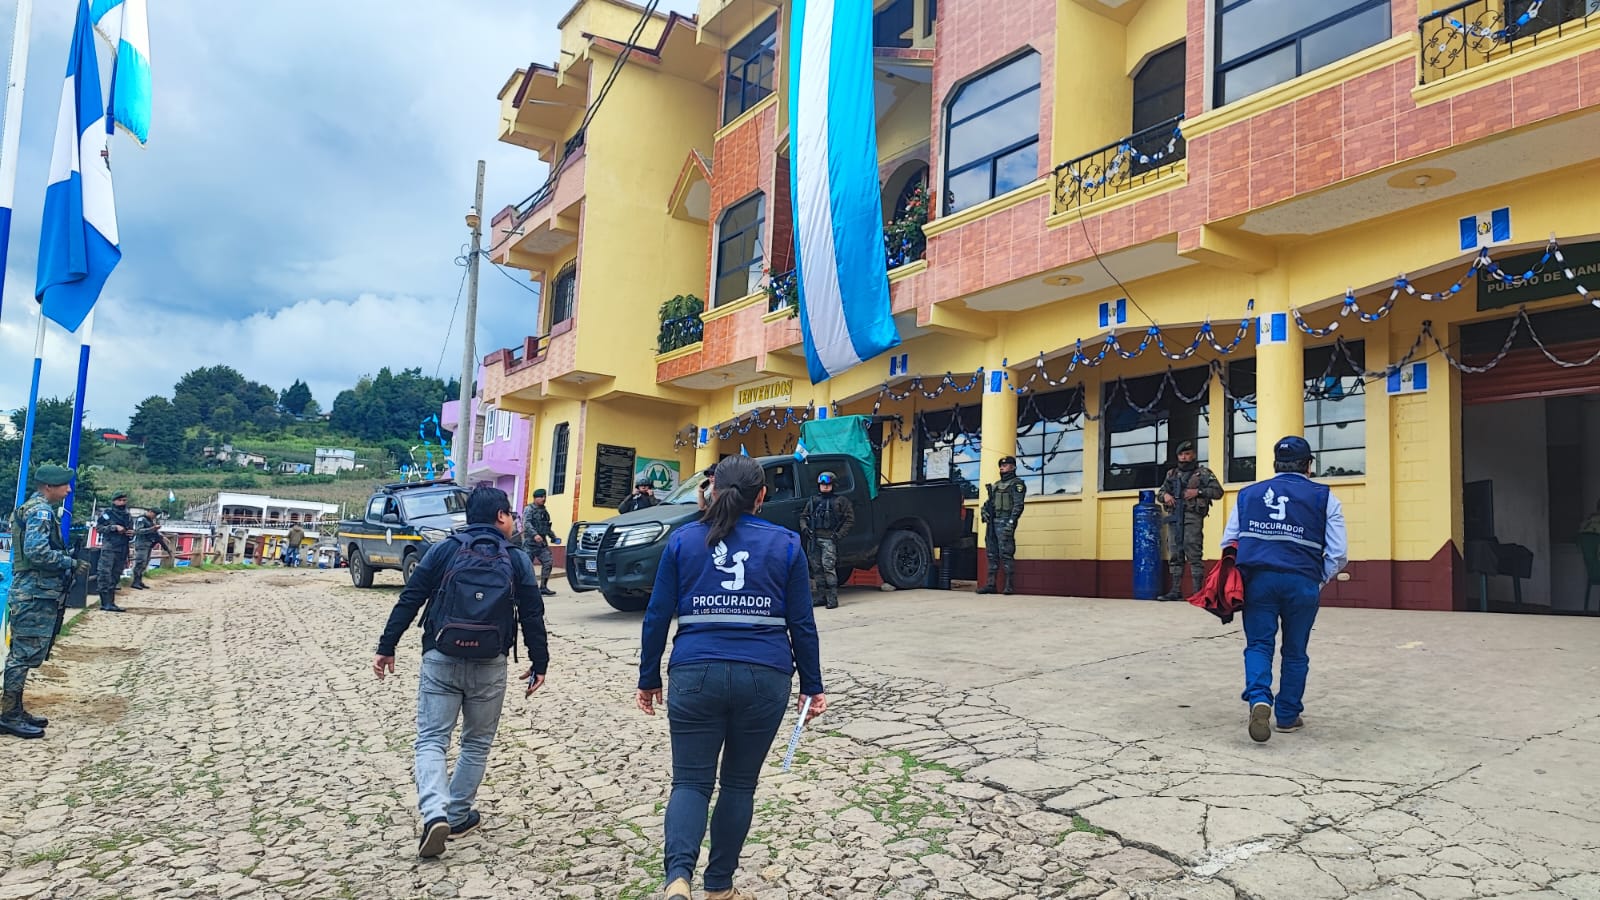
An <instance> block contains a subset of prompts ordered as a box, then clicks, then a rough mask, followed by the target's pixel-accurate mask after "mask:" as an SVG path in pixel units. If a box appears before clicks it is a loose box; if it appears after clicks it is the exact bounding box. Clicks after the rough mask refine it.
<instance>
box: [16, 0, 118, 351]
mask: <svg viewBox="0 0 1600 900" xmlns="http://www.w3.org/2000/svg"><path fill="white" fill-rule="evenodd" d="M106 138H107V135H106V127H105V105H104V104H103V103H101V102H100V69H99V64H98V62H97V61H96V58H95V49H94V31H93V29H91V28H90V26H89V0H78V24H77V28H76V29H75V30H74V31H73V35H72V51H71V52H70V53H69V54H68V57H67V78H66V82H65V84H64V86H63V87H62V91H61V113H60V116H59V117H58V118H57V120H56V144H55V151H54V152H53V153H52V154H51V157H50V182H49V184H48V186H47V187H46V188H45V192H44V219H43V221H42V222H41V223H40V230H39V276H38V281H37V282H36V285H35V288H34V296H35V297H37V298H38V300H39V302H40V304H41V308H42V312H43V313H44V315H45V316H46V317H47V318H49V319H51V320H52V321H54V322H56V323H58V324H59V325H60V326H61V327H62V328H65V329H66V330H68V331H77V330H78V326H79V325H82V324H83V320H84V318H86V317H87V316H88V315H89V312H90V311H91V310H93V309H94V304H95V301H97V300H99V299H100V289H101V288H102V287H104V286H105V283H106V278H107V277H109V276H110V275H111V270H112V269H114V268H116V266H117V263H118V262H119V261H120V260H121V259H122V250H121V249H120V247H119V240H118V237H117V204H116V197H115V196H114V194H113V192H112V190H111V166H110V163H109V162H108V160H107V159H106Z"/></svg>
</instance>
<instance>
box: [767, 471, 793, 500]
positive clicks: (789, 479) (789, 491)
mask: <svg viewBox="0 0 1600 900" xmlns="http://www.w3.org/2000/svg"><path fill="white" fill-rule="evenodd" d="M798 496H800V492H799V490H798V488H797V487H796V485H795V480H794V467H793V466H773V467H772V468H770V469H768V470H767V502H768V503H779V502H782V501H784V500H793V499H795V498H796V497H798Z"/></svg>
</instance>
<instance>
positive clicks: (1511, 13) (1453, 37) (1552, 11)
mask: <svg viewBox="0 0 1600 900" xmlns="http://www.w3.org/2000/svg"><path fill="white" fill-rule="evenodd" d="M1597 25H1600V10H1597V9H1596V6H1595V4H1593V3H1587V2H1584V0H1533V2H1532V3H1528V2H1526V0H1523V2H1517V0H1468V2H1466V3H1458V4H1456V5H1455V6H1452V7H1450V8H1449V9H1445V10H1441V11H1439V12H1435V13H1430V14H1429V15H1426V16H1424V17H1422V18H1421V19H1419V20H1418V22H1417V31H1418V32H1419V34H1420V35H1421V38H1422V51H1421V52H1422V65H1421V75H1420V78H1421V83H1422V84H1431V83H1433V82H1435V81H1439V80H1440V79H1443V78H1447V77H1449V76H1451V75H1457V74H1460V73H1462V72H1466V71H1468V70H1469V69H1474V68H1478V67H1480V66H1485V65H1489V64H1491V63H1495V62H1498V61H1499V60H1502V59H1505V58H1506V57H1508V56H1511V55H1512V54H1513V53H1517V52H1519V51H1520V52H1526V51H1527V50H1529V49H1531V48H1533V47H1537V46H1539V44H1540V43H1541V42H1543V43H1546V44H1548V43H1550V42H1551V41H1553V40H1556V39H1558V38H1561V37H1564V36H1567V35H1571V34H1576V33H1577V32H1580V31H1583V30H1585V29H1588V28H1592V27H1595V26H1597Z"/></svg>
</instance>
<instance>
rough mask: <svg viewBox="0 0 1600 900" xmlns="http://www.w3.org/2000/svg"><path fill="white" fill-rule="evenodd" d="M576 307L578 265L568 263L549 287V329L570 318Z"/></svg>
mask: <svg viewBox="0 0 1600 900" xmlns="http://www.w3.org/2000/svg"><path fill="white" fill-rule="evenodd" d="M577 305H578V264H577V263H568V264H567V267H566V268H564V269H562V270H561V274H559V275H557V276H556V280H555V283H554V284H552V285H551V287H550V327H551V328H554V327H555V326H557V325H559V324H561V323H562V322H565V321H566V320H568V319H570V318H572V312H573V310H574V309H575V308H576V307H577Z"/></svg>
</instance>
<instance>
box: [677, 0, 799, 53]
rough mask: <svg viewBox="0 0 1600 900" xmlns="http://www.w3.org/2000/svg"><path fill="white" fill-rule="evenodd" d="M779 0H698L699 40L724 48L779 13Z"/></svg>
mask: <svg viewBox="0 0 1600 900" xmlns="http://www.w3.org/2000/svg"><path fill="white" fill-rule="evenodd" d="M778 6H779V3H778V0H738V2H735V0H700V6H699V8H698V10H697V11H696V12H697V15H696V20H697V21H698V22H699V23H700V41H701V43H706V42H707V41H708V40H709V41H710V42H711V43H715V44H717V45H718V46H726V45H727V44H728V42H729V41H730V40H732V39H733V38H734V37H737V36H738V35H740V34H742V33H744V32H746V31H749V30H750V29H751V28H753V27H754V26H756V25H759V24H760V23H761V22H762V21H764V20H765V19H766V18H767V16H770V15H772V14H773V13H775V12H777V11H778Z"/></svg>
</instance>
